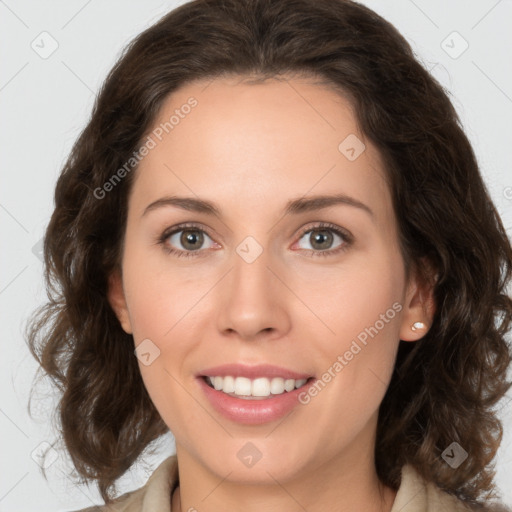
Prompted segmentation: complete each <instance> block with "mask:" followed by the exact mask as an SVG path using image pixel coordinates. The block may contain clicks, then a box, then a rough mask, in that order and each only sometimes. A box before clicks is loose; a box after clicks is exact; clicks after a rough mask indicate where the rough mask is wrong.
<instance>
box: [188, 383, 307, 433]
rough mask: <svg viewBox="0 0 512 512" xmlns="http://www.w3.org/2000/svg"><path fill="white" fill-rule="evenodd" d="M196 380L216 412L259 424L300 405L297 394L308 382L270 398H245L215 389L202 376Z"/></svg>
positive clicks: (234, 419)
mask: <svg viewBox="0 0 512 512" xmlns="http://www.w3.org/2000/svg"><path fill="white" fill-rule="evenodd" d="M198 381H199V385H200V386H201V388H202V390H203V392H204V394H205V395H206V398H208V400H209V401H210V403H211V404H212V406H213V408H214V409H215V410H216V411H217V412H219V413H220V414H222V415H223V416H225V417H226V418H227V419H229V420H231V421H234V422H236V423H242V424H245V425H260V424H262V423H268V422H270V421H275V420H278V419H280V418H282V417H283V416H285V415H286V414H287V413H289V412H290V411H291V410H292V409H293V408H294V407H296V406H297V405H300V402H299V399H298V396H299V394H300V393H302V392H303V391H305V390H306V389H307V387H309V384H310V383H309V382H308V383H306V384H305V385H304V386H302V387H300V388H298V389H294V390H293V391H285V392H284V393H283V394H281V395H276V396H272V397H271V398H263V399H256V400H254V399H250V400H245V399H243V398H235V397H233V396H230V395H227V394H226V393H223V392H222V391H217V390H216V389H214V388H212V387H210V386H208V384H206V382H205V380H204V379H203V378H202V377H198Z"/></svg>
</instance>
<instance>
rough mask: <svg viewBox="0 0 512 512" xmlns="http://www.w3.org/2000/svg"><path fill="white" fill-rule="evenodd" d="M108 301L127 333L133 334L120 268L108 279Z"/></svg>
mask: <svg viewBox="0 0 512 512" xmlns="http://www.w3.org/2000/svg"><path fill="white" fill-rule="evenodd" d="M108 301H109V303H110V306H111V307H112V309H113V310H114V313H115V314H116V316H117V319H118V320H119V323H120V324H121V327H122V328H123V330H124V331H125V332H126V333H127V334H133V330H132V324H131V322H130V316H129V314H128V307H127V305H126V298H125V294H124V289H123V279H122V276H121V272H120V271H119V270H118V269H116V270H115V271H114V272H113V273H112V274H110V276H109V279H108Z"/></svg>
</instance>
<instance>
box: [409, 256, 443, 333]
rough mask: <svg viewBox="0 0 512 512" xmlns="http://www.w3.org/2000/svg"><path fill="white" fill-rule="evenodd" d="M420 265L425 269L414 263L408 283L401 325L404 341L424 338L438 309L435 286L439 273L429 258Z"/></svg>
mask: <svg viewBox="0 0 512 512" xmlns="http://www.w3.org/2000/svg"><path fill="white" fill-rule="evenodd" d="M420 265H421V268H422V269H423V271H420V266H419V265H418V264H414V265H413V266H412V268H411V273H410V276H409V280H408V283H407V291H406V295H405V300H404V307H403V310H402V311H403V313H402V323H401V326H400V339H401V340H403V341H417V340H419V339H421V338H423V336H425V334H427V332H428V330H429V329H430V326H431V325H432V322H433V319H434V314H435V311H436V304H435V300H434V287H435V283H436V281H437V275H436V273H435V271H434V268H433V266H432V265H431V263H430V262H429V261H428V260H426V259H422V260H421V262H420ZM418 322H420V323H421V324H423V325H421V324H420V323H418Z"/></svg>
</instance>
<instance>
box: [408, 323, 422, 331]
mask: <svg viewBox="0 0 512 512" xmlns="http://www.w3.org/2000/svg"><path fill="white" fill-rule="evenodd" d="M419 329H425V324H424V323H423V322H414V323H413V324H412V325H411V331H417V330H419Z"/></svg>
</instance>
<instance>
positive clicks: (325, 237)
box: [297, 224, 353, 256]
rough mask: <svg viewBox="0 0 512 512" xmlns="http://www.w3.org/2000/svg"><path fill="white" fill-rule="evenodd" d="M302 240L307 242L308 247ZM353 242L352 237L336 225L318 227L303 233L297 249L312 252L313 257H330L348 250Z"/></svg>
mask: <svg viewBox="0 0 512 512" xmlns="http://www.w3.org/2000/svg"><path fill="white" fill-rule="evenodd" d="M302 240H305V242H306V246H304V242H302ZM352 241H353V238H352V236H351V235H350V234H349V233H348V232H345V230H343V229H342V228H339V227H337V226H336V225H331V224H328V225H318V226H314V227H312V228H310V229H305V230H304V231H303V232H302V235H301V237H300V239H299V241H298V242H297V247H298V248H299V249H304V250H306V251H308V252H310V253H311V255H312V256H330V255H335V254H338V253H339V252H341V251H343V250H345V249H347V248H348V247H349V246H350V245H351V243H352ZM308 245H309V246H308Z"/></svg>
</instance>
